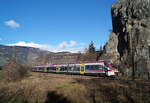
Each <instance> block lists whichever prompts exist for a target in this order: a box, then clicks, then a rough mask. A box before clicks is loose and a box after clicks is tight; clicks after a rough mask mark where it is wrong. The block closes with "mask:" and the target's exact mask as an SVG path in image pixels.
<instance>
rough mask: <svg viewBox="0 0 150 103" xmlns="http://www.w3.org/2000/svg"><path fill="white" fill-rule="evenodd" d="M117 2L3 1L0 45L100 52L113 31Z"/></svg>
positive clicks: (69, 0)
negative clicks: (113, 10) (93, 48)
mask: <svg viewBox="0 0 150 103" xmlns="http://www.w3.org/2000/svg"><path fill="white" fill-rule="evenodd" d="M114 2H116V0H0V13H1V14H0V44H5V45H6V44H7V45H8V44H9V45H20V46H31V47H38V48H42V49H47V50H50V51H54V52H57V51H72V52H74V51H78V50H83V49H84V48H85V47H86V46H87V45H88V44H89V43H90V41H91V40H92V41H94V44H95V46H96V47H97V49H98V48H99V47H100V45H104V44H105V43H106V41H107V40H108V37H109V34H110V30H111V29H112V21H111V5H112V3H114Z"/></svg>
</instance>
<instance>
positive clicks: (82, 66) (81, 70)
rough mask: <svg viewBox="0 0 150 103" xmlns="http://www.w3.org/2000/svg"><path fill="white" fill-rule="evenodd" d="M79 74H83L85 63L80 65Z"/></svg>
mask: <svg viewBox="0 0 150 103" xmlns="http://www.w3.org/2000/svg"><path fill="white" fill-rule="evenodd" d="M80 74H85V65H84V64H81V65H80Z"/></svg>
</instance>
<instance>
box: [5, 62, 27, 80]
mask: <svg viewBox="0 0 150 103" xmlns="http://www.w3.org/2000/svg"><path fill="white" fill-rule="evenodd" d="M28 70H29V67H27V66H25V65H22V64H19V63H16V62H11V63H9V64H7V65H5V66H4V67H3V72H4V76H5V79H6V81H17V80H21V79H22V78H24V77H25V76H27V74H28Z"/></svg>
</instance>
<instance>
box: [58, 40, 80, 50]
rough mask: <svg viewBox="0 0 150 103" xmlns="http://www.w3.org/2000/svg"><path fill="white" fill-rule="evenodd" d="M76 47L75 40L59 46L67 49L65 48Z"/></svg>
mask: <svg viewBox="0 0 150 103" xmlns="http://www.w3.org/2000/svg"><path fill="white" fill-rule="evenodd" d="M76 45H77V42H76V41H73V40H71V41H69V42H66V41H64V42H62V43H60V44H59V48H61V49H65V48H68V47H74V46H76Z"/></svg>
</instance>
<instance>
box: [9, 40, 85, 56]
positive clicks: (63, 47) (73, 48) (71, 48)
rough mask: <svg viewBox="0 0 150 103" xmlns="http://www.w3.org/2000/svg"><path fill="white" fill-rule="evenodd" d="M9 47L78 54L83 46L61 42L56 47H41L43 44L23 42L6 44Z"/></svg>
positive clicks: (73, 42) (70, 42)
mask: <svg viewBox="0 0 150 103" xmlns="http://www.w3.org/2000/svg"><path fill="white" fill-rule="evenodd" d="M8 45H9V46H27V47H35V48H40V49H42V50H48V51H51V52H62V51H68V52H73V53H76V52H79V51H83V50H84V46H83V45H80V44H78V43H77V42H76V41H72V40H71V41H69V42H66V41H64V42H62V43H60V44H58V45H57V46H52V45H43V44H37V43H33V42H24V41H20V42H17V43H14V44H8Z"/></svg>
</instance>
